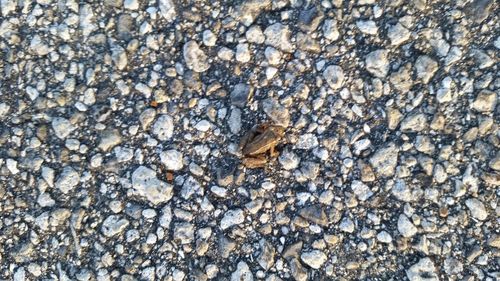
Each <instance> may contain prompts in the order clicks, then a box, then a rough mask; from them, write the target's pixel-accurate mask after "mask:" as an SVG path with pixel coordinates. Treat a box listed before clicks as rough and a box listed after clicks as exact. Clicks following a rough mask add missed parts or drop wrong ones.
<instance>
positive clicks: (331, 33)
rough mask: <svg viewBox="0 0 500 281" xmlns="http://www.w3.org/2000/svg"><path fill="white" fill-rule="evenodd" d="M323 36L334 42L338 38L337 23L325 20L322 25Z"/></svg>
mask: <svg viewBox="0 0 500 281" xmlns="http://www.w3.org/2000/svg"><path fill="white" fill-rule="evenodd" d="M322 30H323V36H324V37H325V38H326V39H328V40H331V41H336V40H337V39H339V37H340V32H339V30H338V26H337V21H336V20H333V19H328V20H325V22H324V23H323V28H322Z"/></svg>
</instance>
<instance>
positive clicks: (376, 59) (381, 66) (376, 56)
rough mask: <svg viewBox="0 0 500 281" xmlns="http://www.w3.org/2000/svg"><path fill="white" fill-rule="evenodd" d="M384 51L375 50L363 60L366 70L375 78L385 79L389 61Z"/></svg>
mask: <svg viewBox="0 0 500 281" xmlns="http://www.w3.org/2000/svg"><path fill="white" fill-rule="evenodd" d="M387 55H388V52H387V51H386V50H376V51H373V52H371V53H369V54H368V55H367V56H366V58H365V64H366V70H367V71H368V72H370V73H371V74H372V75H373V76H375V77H377V78H385V76H387V72H388V71H389V59H388V57H387Z"/></svg>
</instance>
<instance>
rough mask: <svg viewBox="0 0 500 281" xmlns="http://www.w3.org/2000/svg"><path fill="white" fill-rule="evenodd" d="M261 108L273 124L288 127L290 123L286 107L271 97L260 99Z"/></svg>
mask: <svg viewBox="0 0 500 281" xmlns="http://www.w3.org/2000/svg"><path fill="white" fill-rule="evenodd" d="M262 109H263V111H264V112H265V113H266V115H267V116H268V117H269V118H270V119H271V120H272V121H273V123H274V124H275V125H279V126H282V127H285V128H286V127H288V125H289V123H290V113H289V112H288V109H286V108H285V107H284V106H282V105H281V104H279V103H278V101H277V100H275V99H273V98H268V99H265V100H264V101H262Z"/></svg>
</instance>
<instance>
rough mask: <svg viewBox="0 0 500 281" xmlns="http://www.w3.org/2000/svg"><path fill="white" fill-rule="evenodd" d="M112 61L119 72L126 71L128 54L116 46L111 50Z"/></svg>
mask: <svg viewBox="0 0 500 281" xmlns="http://www.w3.org/2000/svg"><path fill="white" fill-rule="evenodd" d="M111 59H112V60H113V63H114V64H115V67H116V68H117V69H118V70H124V69H125V68H126V67H127V65H128V58H127V52H126V51H125V49H124V48H123V47H121V46H119V45H115V46H113V48H112V49H111Z"/></svg>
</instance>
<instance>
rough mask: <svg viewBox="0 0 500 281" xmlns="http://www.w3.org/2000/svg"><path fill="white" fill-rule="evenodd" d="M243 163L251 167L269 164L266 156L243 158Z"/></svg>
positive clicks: (261, 166)
mask: <svg viewBox="0 0 500 281" xmlns="http://www.w3.org/2000/svg"><path fill="white" fill-rule="evenodd" d="M241 162H242V164H243V165H244V166H245V167H247V168H249V169H256V168H263V167H265V166H266V164H267V159H266V157H264V156H259V157H247V158H243V160H242V161H241Z"/></svg>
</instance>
